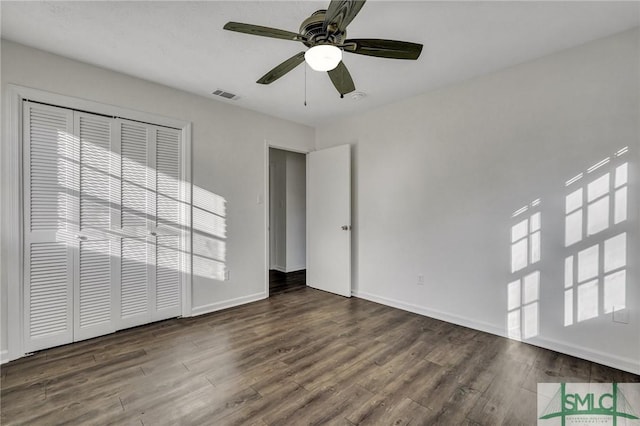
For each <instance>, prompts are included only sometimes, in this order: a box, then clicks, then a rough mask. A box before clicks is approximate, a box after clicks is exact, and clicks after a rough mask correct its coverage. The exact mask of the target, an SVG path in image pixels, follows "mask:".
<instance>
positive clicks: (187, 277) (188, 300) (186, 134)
mask: <svg viewBox="0 0 640 426" xmlns="http://www.w3.org/2000/svg"><path fill="white" fill-rule="evenodd" d="M192 155H193V154H192V150H191V123H187V124H186V125H185V126H184V127H183V128H182V164H181V171H182V176H180V178H181V180H182V182H183V184H184V185H183V187H182V191H183V193H182V195H183V196H184V203H185V209H186V211H184V210H183V218H184V219H186V223H185V224H184V227H183V230H184V233H185V235H184V238H182V239H181V244H182V245H183V246H182V247H181V248H182V253H183V255H182V265H184V269H183V271H182V316H183V317H189V316H191V315H193V313H192V312H191V307H192V278H193V273H192V271H193V256H191V254H192V253H193V184H192V182H193V172H192V169H191V164H192V161H193V157H192Z"/></svg>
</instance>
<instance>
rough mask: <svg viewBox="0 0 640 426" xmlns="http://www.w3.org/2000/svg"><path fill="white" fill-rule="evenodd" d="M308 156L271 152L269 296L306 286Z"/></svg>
mask: <svg viewBox="0 0 640 426" xmlns="http://www.w3.org/2000/svg"><path fill="white" fill-rule="evenodd" d="M306 196H307V183H306V155H305V154H300V153H297V152H291V151H285V150H282V149H277V148H269V295H270V296H273V295H274V294H278V293H283V292H289V291H292V290H295V289H300V288H302V287H304V286H306V228H307V223H306Z"/></svg>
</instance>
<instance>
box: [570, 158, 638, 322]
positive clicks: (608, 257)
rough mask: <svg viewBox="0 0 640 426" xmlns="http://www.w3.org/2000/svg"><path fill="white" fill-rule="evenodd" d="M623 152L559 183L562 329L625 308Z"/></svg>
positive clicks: (625, 175)
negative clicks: (562, 242)
mask: <svg viewBox="0 0 640 426" xmlns="http://www.w3.org/2000/svg"><path fill="white" fill-rule="evenodd" d="M627 152H628V148H627V147H625V148H623V149H621V150H619V151H617V152H616V153H615V154H614V155H612V156H610V157H607V158H605V159H603V160H601V161H599V162H597V163H596V164H594V165H593V166H591V167H589V168H588V169H587V172H586V173H581V174H580V175H578V176H577V177H574V178H572V179H569V180H568V181H567V182H566V184H565V186H566V187H567V189H568V193H567V195H566V196H565V247H566V248H567V250H568V252H569V253H568V256H567V257H566V258H565V262H564V325H565V326H571V325H573V324H576V323H580V322H582V321H586V320H589V319H592V318H597V317H599V316H600V315H602V314H606V313H611V312H614V311H618V310H622V309H625V308H626V281H627V273H626V267H627V233H626V232H625V231H624V230H623V229H619V225H620V224H622V223H624V222H625V221H626V220H627V210H628V208H627V193H628V188H627V187H628V163H627V162H623V161H622V159H621V158H620V157H621V156H622V155H624V154H625V153H627ZM592 176H593V178H592ZM587 178H590V180H587ZM583 179H584V181H583ZM576 186H579V187H576ZM612 234H613V236H611V235H612Z"/></svg>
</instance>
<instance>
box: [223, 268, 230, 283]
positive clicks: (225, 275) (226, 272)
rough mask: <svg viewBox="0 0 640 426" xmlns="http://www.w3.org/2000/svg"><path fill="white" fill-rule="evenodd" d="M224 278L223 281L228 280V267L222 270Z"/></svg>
mask: <svg viewBox="0 0 640 426" xmlns="http://www.w3.org/2000/svg"><path fill="white" fill-rule="evenodd" d="M224 280H225V281H229V270H228V269H227V270H225V271H224Z"/></svg>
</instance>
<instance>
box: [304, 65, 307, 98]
mask: <svg viewBox="0 0 640 426" xmlns="http://www.w3.org/2000/svg"><path fill="white" fill-rule="evenodd" d="M304 106H307V64H304Z"/></svg>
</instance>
